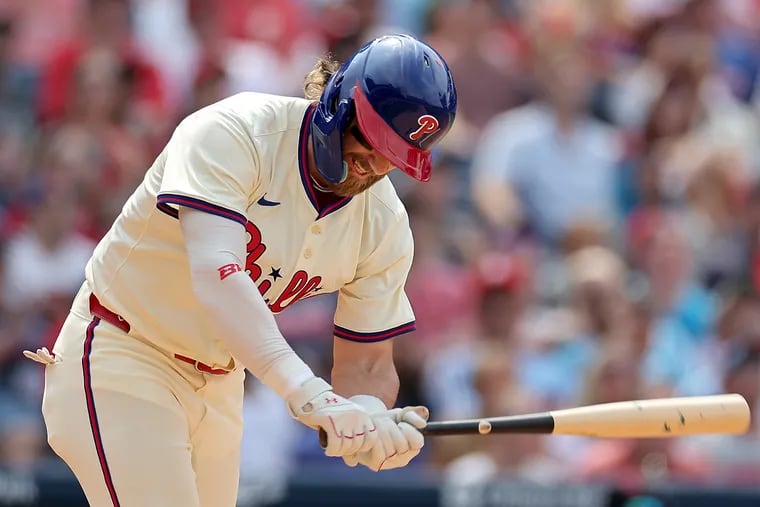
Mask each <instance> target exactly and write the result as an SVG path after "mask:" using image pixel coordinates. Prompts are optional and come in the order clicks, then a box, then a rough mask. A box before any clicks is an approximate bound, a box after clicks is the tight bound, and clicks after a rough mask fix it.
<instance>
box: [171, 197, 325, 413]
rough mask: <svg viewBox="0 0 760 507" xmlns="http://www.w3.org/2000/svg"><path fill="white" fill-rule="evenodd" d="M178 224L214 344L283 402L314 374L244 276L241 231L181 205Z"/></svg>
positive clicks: (254, 286) (227, 222)
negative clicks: (219, 344)
mask: <svg viewBox="0 0 760 507" xmlns="http://www.w3.org/2000/svg"><path fill="white" fill-rule="evenodd" d="M179 221H180V225H181V227H182V232H183V234H184V236H185V245H186V248H187V254H188V258H189V261H190V271H191V277H192V284H193V290H194V292H195V295H196V297H197V298H198V300H199V301H200V303H201V305H202V306H203V307H204V308H205V309H206V310H207V311H208V314H209V316H210V317H211V318H212V319H213V321H214V322H215V323H216V325H217V329H218V332H219V334H218V338H219V340H221V341H222V343H224V344H225V345H226V346H227V348H228V349H229V350H230V352H231V353H232V355H233V356H234V357H235V358H236V360H238V361H240V362H241V363H242V364H243V365H244V366H245V367H246V368H247V369H248V370H249V371H250V372H251V373H252V374H253V375H254V376H256V377H257V378H258V379H259V380H261V381H262V382H263V383H264V384H265V385H267V386H268V387H269V388H271V389H272V390H273V391H274V392H276V393H277V394H278V395H279V396H280V397H282V398H283V399H287V398H288V396H289V395H290V394H291V393H292V392H293V391H294V390H295V389H296V388H298V387H299V386H300V385H301V384H303V382H304V381H306V380H308V379H310V378H312V377H314V373H313V372H312V370H311V368H309V366H308V365H306V363H304V362H303V360H301V358H300V357H298V355H297V354H296V353H295V352H294V351H293V349H292V348H291V347H290V345H288V343H287V342H286V341H285V338H284V337H283V336H282V334H281V333H280V330H279V329H278V327H277V322H276V321H275V319H274V315H272V312H271V311H270V310H269V307H267V304H266V303H265V302H264V298H263V297H262V296H261V294H260V293H259V290H258V288H257V287H256V285H255V284H254V283H253V281H252V280H251V278H250V277H249V276H248V275H247V274H246V272H245V267H244V266H245V253H246V234H247V233H246V231H245V229H244V228H243V227H242V226H241V225H240V224H238V223H235V222H233V221H232V220H229V219H227V218H222V217H219V216H216V215H212V214H210V213H206V212H204V211H198V210H195V209H192V208H187V207H180V213H179ZM235 265H237V266H239V267H240V269H237V268H235ZM225 266H226V267H227V268H226V269H220V268H223V267H225ZM223 274H224V275H226V276H223Z"/></svg>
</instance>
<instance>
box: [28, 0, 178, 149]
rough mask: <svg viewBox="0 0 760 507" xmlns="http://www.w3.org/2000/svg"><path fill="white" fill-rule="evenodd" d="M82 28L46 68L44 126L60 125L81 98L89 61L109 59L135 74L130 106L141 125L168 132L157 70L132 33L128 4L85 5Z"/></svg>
mask: <svg viewBox="0 0 760 507" xmlns="http://www.w3.org/2000/svg"><path fill="white" fill-rule="evenodd" d="M86 2H87V3H86V5H87V8H86V11H85V13H86V14H85V17H84V20H83V25H84V26H83V28H82V30H81V32H79V33H77V34H76V35H75V36H73V37H72V38H71V39H70V40H67V41H63V42H62V43H61V44H60V45H59V47H58V48H57V50H56V51H55V52H54V53H53V54H52V55H51V58H50V60H49V61H48V62H47V63H46V65H45V68H44V71H43V75H42V83H41V90H40V95H39V105H38V113H39V117H40V119H41V121H42V122H43V123H44V124H53V125H55V124H57V123H58V122H60V121H61V120H62V119H63V117H64V116H65V115H66V109H67V105H68V104H69V102H70V100H71V99H72V97H75V96H76V87H77V85H78V84H80V83H81V82H78V80H77V72H78V71H79V70H80V69H82V61H83V60H86V59H88V58H89V59H93V58H98V59H107V60H110V61H114V62H118V64H117V66H118V67H120V68H128V69H131V72H132V73H133V79H134V86H133V87H132V89H131V92H132V93H131V94H130V95H129V107H130V108H131V109H132V111H134V113H135V117H136V120H137V124H138V125H139V127H140V128H142V129H145V130H146V131H147V132H149V134H152V135H163V133H164V132H165V131H166V130H167V125H166V124H165V121H166V120H167V116H166V110H165V102H164V100H165V97H164V90H163V87H162V81H161V78H160V76H159V74H158V71H157V70H156V68H155V67H154V66H153V64H152V62H150V61H149V60H148V59H147V58H146V57H145V56H144V55H143V54H142V52H141V51H140V49H139V48H138V47H137V46H136V44H135V40H134V37H133V35H132V32H131V22H130V2H129V0H86Z"/></svg>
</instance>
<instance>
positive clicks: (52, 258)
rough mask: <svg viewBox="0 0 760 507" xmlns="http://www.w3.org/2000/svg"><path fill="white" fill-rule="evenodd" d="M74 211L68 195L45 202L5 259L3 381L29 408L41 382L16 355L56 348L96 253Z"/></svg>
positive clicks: (1, 333) (0, 284) (10, 242)
mask: <svg viewBox="0 0 760 507" xmlns="http://www.w3.org/2000/svg"><path fill="white" fill-rule="evenodd" d="M76 211H77V208H76V202H75V201H74V200H72V199H71V198H70V197H69V196H67V195H63V196H60V195H56V196H53V195H50V196H46V197H44V198H43V199H42V200H40V202H38V203H37V204H36V206H35V207H34V208H33V210H32V213H31V216H30V220H29V223H28V224H27V226H26V227H24V228H22V229H21V230H19V231H18V232H17V233H16V234H14V235H13V236H11V237H10V239H9V240H8V244H7V246H6V248H5V251H4V252H3V254H4V255H3V256H2V266H3V270H2V272H1V273H0V274H1V275H2V278H1V279H0V288H1V289H2V296H1V297H0V299H1V300H2V306H3V308H4V309H5V310H6V311H7V315H6V316H5V318H3V316H0V327H1V328H4V329H3V330H2V331H0V340H8V341H7V342H5V343H3V344H2V345H0V349H6V352H7V357H6V358H5V360H0V361H2V363H4V364H3V368H2V370H3V377H5V379H6V382H7V383H8V384H9V385H10V386H11V387H12V388H13V389H14V390H15V393H16V395H17V396H18V397H20V398H21V399H25V400H26V401H27V402H30V403H33V400H39V398H40V396H41V393H42V378H41V376H40V374H39V373H40V372H39V370H38V369H36V368H34V367H33V366H32V367H31V368H30V366H31V365H29V364H27V363H28V362H27V361H24V362H20V361H19V360H18V354H19V353H20V350H22V349H23V348H28V347H30V346H31V344H33V343H40V341H42V342H43V343H47V344H48V345H49V346H50V345H52V344H51V343H50V342H51V341H52V339H53V338H54V337H55V335H56V334H57V332H58V328H59V327H60V325H61V324H62V322H63V320H64V318H65V316H66V315H68V308H69V306H70V304H69V302H70V300H71V297H72V296H73V295H74V294H75V293H76V291H77V290H78V287H79V286H80V285H81V283H82V281H83V280H84V267H85V264H86V263H87V260H88V259H89V258H90V255H91V254H92V250H93V248H94V247H95V243H94V242H93V241H92V240H90V239H89V238H86V237H85V236H83V235H82V234H81V233H79V232H78V231H77V230H76V227H75V225H76V224H75V217H76ZM1 321H5V322H4V324H3V323H2V322H1Z"/></svg>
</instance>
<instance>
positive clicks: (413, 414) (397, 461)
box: [343, 398, 429, 472]
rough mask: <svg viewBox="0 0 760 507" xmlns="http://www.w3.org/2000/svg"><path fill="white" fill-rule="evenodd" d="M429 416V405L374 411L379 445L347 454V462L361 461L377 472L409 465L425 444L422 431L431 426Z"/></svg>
mask: <svg viewBox="0 0 760 507" xmlns="http://www.w3.org/2000/svg"><path fill="white" fill-rule="evenodd" d="M352 399H353V398H352ZM428 416H429V412H428V410H427V408H425V407H405V408H395V409H393V410H387V411H384V412H379V413H375V414H373V415H372V418H373V420H374V422H375V426H376V427H377V434H378V442H377V444H375V446H374V447H372V449H370V450H369V451H365V452H358V453H356V454H352V455H350V456H344V457H343V461H345V462H346V464H347V465H348V466H351V467H354V466H356V465H358V464H361V465H364V466H366V467H367V468H369V469H371V470H374V471H376V472H379V471H380V470H390V469H392V468H401V467H405V466H406V465H408V464H409V462H410V461H412V459H413V458H414V457H415V456H417V455H418V454H419V453H420V451H421V450H422V447H423V446H424V445H425V438H424V436H423V435H422V433H421V432H420V431H419V430H421V429H422V428H424V427H425V426H426V425H427V418H428Z"/></svg>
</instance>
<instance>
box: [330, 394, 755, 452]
mask: <svg viewBox="0 0 760 507" xmlns="http://www.w3.org/2000/svg"><path fill="white" fill-rule="evenodd" d="M749 424H750V410H749V405H748V404H747V401H746V400H745V399H744V398H743V397H742V396H741V395H738V394H719V395H713V396H690V397H682V398H659V399H649V400H634V401H620V402H614V403H602V404H598V405H587V406H583V407H576V408H568V409H564V410H552V411H549V412H539V413H533V414H525V415H513V416H504V417H486V418H481V419H465V420H454V421H432V422H429V423H428V424H427V426H426V427H425V428H423V429H422V430H420V431H422V433H424V434H425V435H426V436H444V435H473V434H474V435H477V434H480V435H488V434H490V433H516V434H520V433H522V434H526V433H544V434H553V435H580V436H589V437H599V438H669V437H678V436H685V435H703V434H715V433H720V434H735V435H738V434H743V433H746V432H747V430H748V429H749ZM319 440H320V443H321V444H322V446H323V447H324V446H325V445H326V443H327V434H326V433H324V431H323V430H320V432H319Z"/></svg>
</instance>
